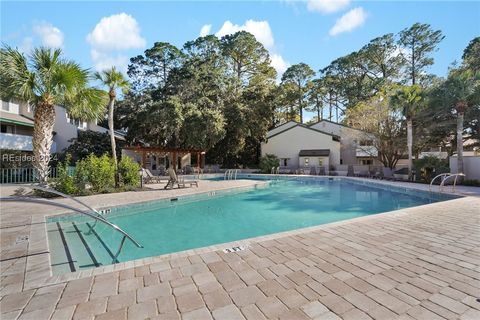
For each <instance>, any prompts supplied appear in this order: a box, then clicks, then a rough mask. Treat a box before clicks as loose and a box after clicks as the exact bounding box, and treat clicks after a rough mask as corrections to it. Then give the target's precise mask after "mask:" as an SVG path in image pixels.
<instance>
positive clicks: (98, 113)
mask: <svg viewBox="0 0 480 320" xmlns="http://www.w3.org/2000/svg"><path fill="white" fill-rule="evenodd" d="M107 103H108V95H107V93H106V92H105V91H103V90H100V89H97V88H84V89H82V90H79V91H77V92H75V94H73V95H66V96H65V100H64V106H65V108H66V109H67V111H68V113H69V114H70V115H71V116H72V117H74V118H76V119H81V120H85V121H93V120H97V119H100V118H101V117H103V116H104V115H105V110H106V106H107Z"/></svg>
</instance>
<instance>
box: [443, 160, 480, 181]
mask: <svg viewBox="0 0 480 320" xmlns="http://www.w3.org/2000/svg"><path fill="white" fill-rule="evenodd" d="M450 171H451V172H452V173H458V168H457V156H452V157H450ZM463 173H465V176H466V177H465V178H466V179H468V180H480V156H463Z"/></svg>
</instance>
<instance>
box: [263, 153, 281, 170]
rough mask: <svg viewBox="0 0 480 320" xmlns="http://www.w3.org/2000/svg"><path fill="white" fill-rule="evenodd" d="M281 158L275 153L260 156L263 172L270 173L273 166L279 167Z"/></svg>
mask: <svg viewBox="0 0 480 320" xmlns="http://www.w3.org/2000/svg"><path fill="white" fill-rule="evenodd" d="M278 165H279V160H278V157H277V156H276V155H274V154H266V155H265V156H263V157H261V158H260V170H261V171H262V172H263V173H270V172H271V170H272V168H273V167H275V168H276V167H278Z"/></svg>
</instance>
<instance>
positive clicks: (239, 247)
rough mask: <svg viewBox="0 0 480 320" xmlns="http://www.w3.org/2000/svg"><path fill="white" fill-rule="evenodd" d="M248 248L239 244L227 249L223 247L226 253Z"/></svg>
mask: <svg viewBox="0 0 480 320" xmlns="http://www.w3.org/2000/svg"><path fill="white" fill-rule="evenodd" d="M245 249H247V247H246V246H238V247H231V248H226V249H223V252H225V253H232V252H238V251H243V250H245Z"/></svg>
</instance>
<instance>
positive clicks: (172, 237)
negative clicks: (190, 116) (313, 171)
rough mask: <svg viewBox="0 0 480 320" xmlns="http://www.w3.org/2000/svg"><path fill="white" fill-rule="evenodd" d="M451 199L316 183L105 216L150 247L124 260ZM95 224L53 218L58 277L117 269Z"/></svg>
mask: <svg viewBox="0 0 480 320" xmlns="http://www.w3.org/2000/svg"><path fill="white" fill-rule="evenodd" d="M451 198H452V197H451V196H447V195H438V194H430V193H428V192H419V191H414V192H410V191H408V190H404V191H402V190H401V189H391V188H385V187H378V186H375V185H374V184H373V185H365V184H361V183H356V182H352V181H350V180H344V179H332V178H317V179H300V180H283V181H277V182H271V183H268V184H266V185H265V186H264V187H261V188H255V189H249V190H236V191H229V192H217V193H216V194H214V195H213V194H212V193H210V194H207V195H197V196H189V197H184V198H178V199H177V198H175V199H167V201H165V200H161V201H155V202H149V203H142V204H134V205H129V206H122V207H118V208H111V211H110V213H108V214H107V215H106V218H107V219H108V220H109V221H110V222H112V223H114V224H117V225H118V226H120V227H121V228H123V229H124V230H125V231H127V232H128V233H129V234H131V235H132V236H133V238H135V239H136V240H137V241H138V242H140V243H141V244H142V245H143V246H144V248H137V247H135V246H134V245H133V244H132V243H130V242H128V241H127V242H125V246H124V248H123V250H122V251H121V253H120V255H119V257H118V261H119V262H124V261H130V260H134V259H140V258H145V257H152V256H158V255H161V254H166V253H172V252H178V251H182V250H188V249H193V248H200V247H205V246H209V245H214V244H220V243H226V242H231V241H236V240H241V239H247V238H252V237H256V236H261V235H267V234H272V233H277V232H282V231H288V230H293V229H299V228H304V227H310V226H315V225H321V224H325V223H330V222H335V221H340V220H346V219H352V218H356V217H361V216H366V215H371V214H376V213H380V212H386V211H392V210H396V209H401V208H408V207H413V206H418V205H423V204H427V203H432V202H437V201H443V200H448V199H451ZM92 224H93V221H91V220H88V219H87V218H84V217H80V216H78V215H67V216H62V217H51V218H49V219H48V220H47V232H48V239H49V247H50V253H51V265H52V271H53V273H54V274H61V273H65V272H71V271H77V270H82V269H85V268H92V267H96V266H101V265H108V264H111V263H112V260H113V256H114V254H115V252H116V250H117V248H118V246H119V243H120V240H121V236H120V235H119V234H118V233H117V232H112V229H110V228H109V227H107V226H106V225H103V224H100V223H98V224H97V225H96V226H95V228H94V229H93V231H90V226H92Z"/></svg>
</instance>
